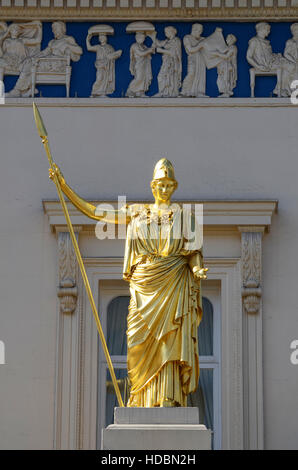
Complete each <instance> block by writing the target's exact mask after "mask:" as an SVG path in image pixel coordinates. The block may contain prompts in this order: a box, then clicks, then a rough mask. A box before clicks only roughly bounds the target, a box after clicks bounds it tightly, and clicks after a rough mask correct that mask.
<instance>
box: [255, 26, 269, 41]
mask: <svg viewBox="0 0 298 470" xmlns="http://www.w3.org/2000/svg"><path fill="white" fill-rule="evenodd" d="M270 29H271V28H270V26H269V25H267V26H263V28H260V29H259V31H258V34H259V36H260V37H261V38H266V37H267V36H269V34H270Z"/></svg>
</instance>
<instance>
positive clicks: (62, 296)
mask: <svg viewBox="0 0 298 470" xmlns="http://www.w3.org/2000/svg"><path fill="white" fill-rule="evenodd" d="M77 233H78V232H76V235H77ZM58 263H59V287H58V292H57V296H58V298H59V300H60V311H61V313H63V314H72V313H74V311H75V309H76V306H77V298H78V288H77V277H78V276H77V274H78V270H77V261H76V256H75V251H74V248H73V245H72V242H71V239H70V235H69V232H63V231H59V232H58Z"/></svg>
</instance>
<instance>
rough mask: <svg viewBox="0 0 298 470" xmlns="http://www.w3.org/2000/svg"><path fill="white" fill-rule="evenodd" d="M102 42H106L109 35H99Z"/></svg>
mask: <svg viewBox="0 0 298 470" xmlns="http://www.w3.org/2000/svg"><path fill="white" fill-rule="evenodd" d="M98 39H99V42H100V44H106V43H107V36H106V35H105V34H100V35H99V36H98Z"/></svg>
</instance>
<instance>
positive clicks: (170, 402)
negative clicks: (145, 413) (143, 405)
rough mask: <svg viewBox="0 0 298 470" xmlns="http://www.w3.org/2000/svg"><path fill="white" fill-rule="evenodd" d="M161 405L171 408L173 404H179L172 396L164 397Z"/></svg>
mask: <svg viewBox="0 0 298 470" xmlns="http://www.w3.org/2000/svg"><path fill="white" fill-rule="evenodd" d="M160 406H161V407H164V408H173V407H175V406H179V405H178V404H177V402H176V401H175V400H173V399H172V398H164V399H163V400H162V402H161V404H160Z"/></svg>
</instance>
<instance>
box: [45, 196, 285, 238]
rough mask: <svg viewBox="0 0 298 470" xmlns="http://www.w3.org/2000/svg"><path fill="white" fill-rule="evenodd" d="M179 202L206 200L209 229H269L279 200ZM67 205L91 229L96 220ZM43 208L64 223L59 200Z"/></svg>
mask: <svg viewBox="0 0 298 470" xmlns="http://www.w3.org/2000/svg"><path fill="white" fill-rule="evenodd" d="M90 202H91V203H92V204H94V205H95V206H97V205H98V204H100V203H103V202H104V203H105V204H111V205H113V206H114V207H115V208H116V207H117V202H116V201H90ZM140 202H148V201H127V203H128V204H131V203H140ZM179 202H180V203H186V204H187V203H192V204H196V203H197V204H203V207H204V226H205V227H206V228H207V229H208V228H211V229H212V227H219V228H222V229H223V228H227V227H230V228H235V229H236V230H238V229H239V227H241V226H245V227H246V226H250V227H251V226H255V227H264V229H265V230H267V231H268V230H269V228H270V225H271V219H272V216H273V214H274V212H276V211H277V206H278V202H277V201H275V200H264V201H262V200H257V201H249V200H242V201H237V200H235V201H233V200H230V201H223V200H217V201H194V200H192V201H189V200H185V201H179ZM67 207H68V210H69V214H70V217H71V220H72V223H73V224H74V225H76V226H80V227H82V229H83V230H87V231H89V230H90V229H92V228H93V227H94V226H95V224H96V221H94V220H92V219H89V218H88V217H86V216H84V215H83V214H81V213H80V212H79V211H78V209H76V208H75V207H74V206H73V205H72V203H70V202H69V201H67ZM43 209H44V212H45V214H46V215H47V216H48V220H49V224H50V226H51V228H52V230H53V231H55V230H57V228H58V227H61V226H65V225H66V224H65V218H64V215H63V211H62V208H61V205H60V203H59V201H49V200H46V201H43Z"/></svg>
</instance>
